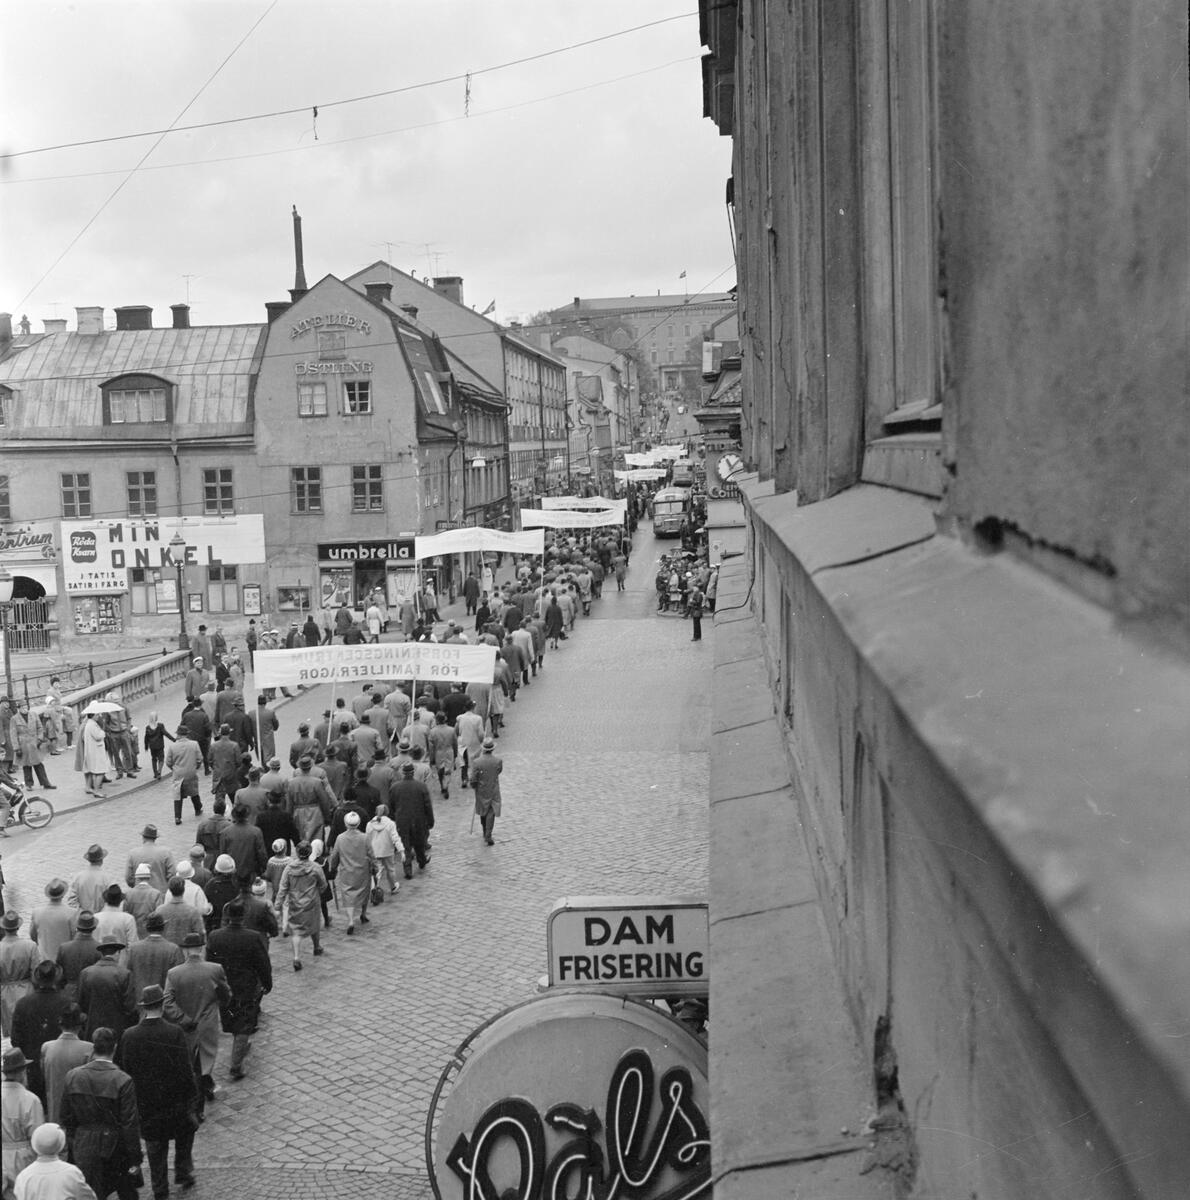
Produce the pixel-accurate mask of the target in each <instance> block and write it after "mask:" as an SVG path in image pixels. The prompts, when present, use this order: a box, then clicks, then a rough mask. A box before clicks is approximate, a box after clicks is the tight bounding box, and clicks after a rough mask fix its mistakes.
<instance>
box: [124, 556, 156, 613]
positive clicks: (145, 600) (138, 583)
mask: <svg viewBox="0 0 1190 1200" xmlns="http://www.w3.org/2000/svg"><path fill="white" fill-rule="evenodd" d="M156 575H157V572H156V571H151V570H149V569H148V568H147V567H130V568H129V570H128V590H129V592H130V593H131V594H132V611H133V612H134V613H155V612H156V611H157V579H156Z"/></svg>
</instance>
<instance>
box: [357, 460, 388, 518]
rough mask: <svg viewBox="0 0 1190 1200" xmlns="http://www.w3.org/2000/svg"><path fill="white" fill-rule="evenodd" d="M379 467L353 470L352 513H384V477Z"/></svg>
mask: <svg viewBox="0 0 1190 1200" xmlns="http://www.w3.org/2000/svg"><path fill="white" fill-rule="evenodd" d="M381 470H382V468H381V467H379V466H366V467H352V468H351V511H352V512H357V513H358V512H383V511H384V477H383V475H382V474H381Z"/></svg>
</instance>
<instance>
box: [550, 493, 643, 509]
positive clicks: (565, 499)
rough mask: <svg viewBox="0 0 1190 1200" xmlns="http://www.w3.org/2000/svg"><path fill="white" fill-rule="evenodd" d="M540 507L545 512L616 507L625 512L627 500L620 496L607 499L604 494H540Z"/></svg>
mask: <svg viewBox="0 0 1190 1200" xmlns="http://www.w3.org/2000/svg"><path fill="white" fill-rule="evenodd" d="M541 507H542V508H543V509H544V510H545V511H546V512H557V511H559V510H566V511H574V510H578V509H589V508H598V509H611V510H616V509H618V510H619V511H620V512H621V513H625V512H627V511H628V501H627V500H625V499H622V498H621V499H619V500H609V499H607V497H606V496H542V498H541Z"/></svg>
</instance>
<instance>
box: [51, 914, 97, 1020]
mask: <svg viewBox="0 0 1190 1200" xmlns="http://www.w3.org/2000/svg"><path fill="white" fill-rule="evenodd" d="M54 961H55V962H56V963H57V964H58V966H59V967H60V968H61V971H62V990H63V992H64V993H65V994H66V997H67V998H68V999H70V1000H77V999H78V992H79V979H80V978H81V976H82V974H83V972H84V971H85V970H86V969H87V968H88V967H89V966H91V965H92V964H93V963H97V962H98V961H99V946H98V945H97V944H96V941H95V914H94V913H93V912H91V911H89V910H88V909H83V911H82V912H80V913H79V915H78V923H77V925H76V927H75V931H74V937H72V938H71V939H70V941H68V942H64V943H63V944H62V945H61V946H59V947H58V954H57V957H56V958H55V960H54Z"/></svg>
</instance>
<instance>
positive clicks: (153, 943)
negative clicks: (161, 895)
mask: <svg viewBox="0 0 1190 1200" xmlns="http://www.w3.org/2000/svg"><path fill="white" fill-rule="evenodd" d="M184 937H185V935H183V938H180V939H179V941H181V940H183V939H184ZM185 961H186V956H185V955H184V954H183V953H182V947H181V946H179V945H177V944H176V943H174V942H171V941H170V940H169V938H167V937H166V936H165V917H164V916H163V915H162V914H161V913H159V912H153V913H150V914H149V915H148V916H147V917H146V918H145V936H144V937H143V938H141V939H140V941H139V942H137V943H136V944H135V945H134V946H129V947H128V970H129V971H131V972H132V994H133V995H134V996H139V995H140V994H141V992H143V991H144V990H145V988H147V987H148V986H149V984H151V983H159V984H161V986H162V987H164V986H165V977H166V975H167V974H168V973H169V971H170V968H171V967H176V966H178V965H179V964H180V963H183V962H185Z"/></svg>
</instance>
